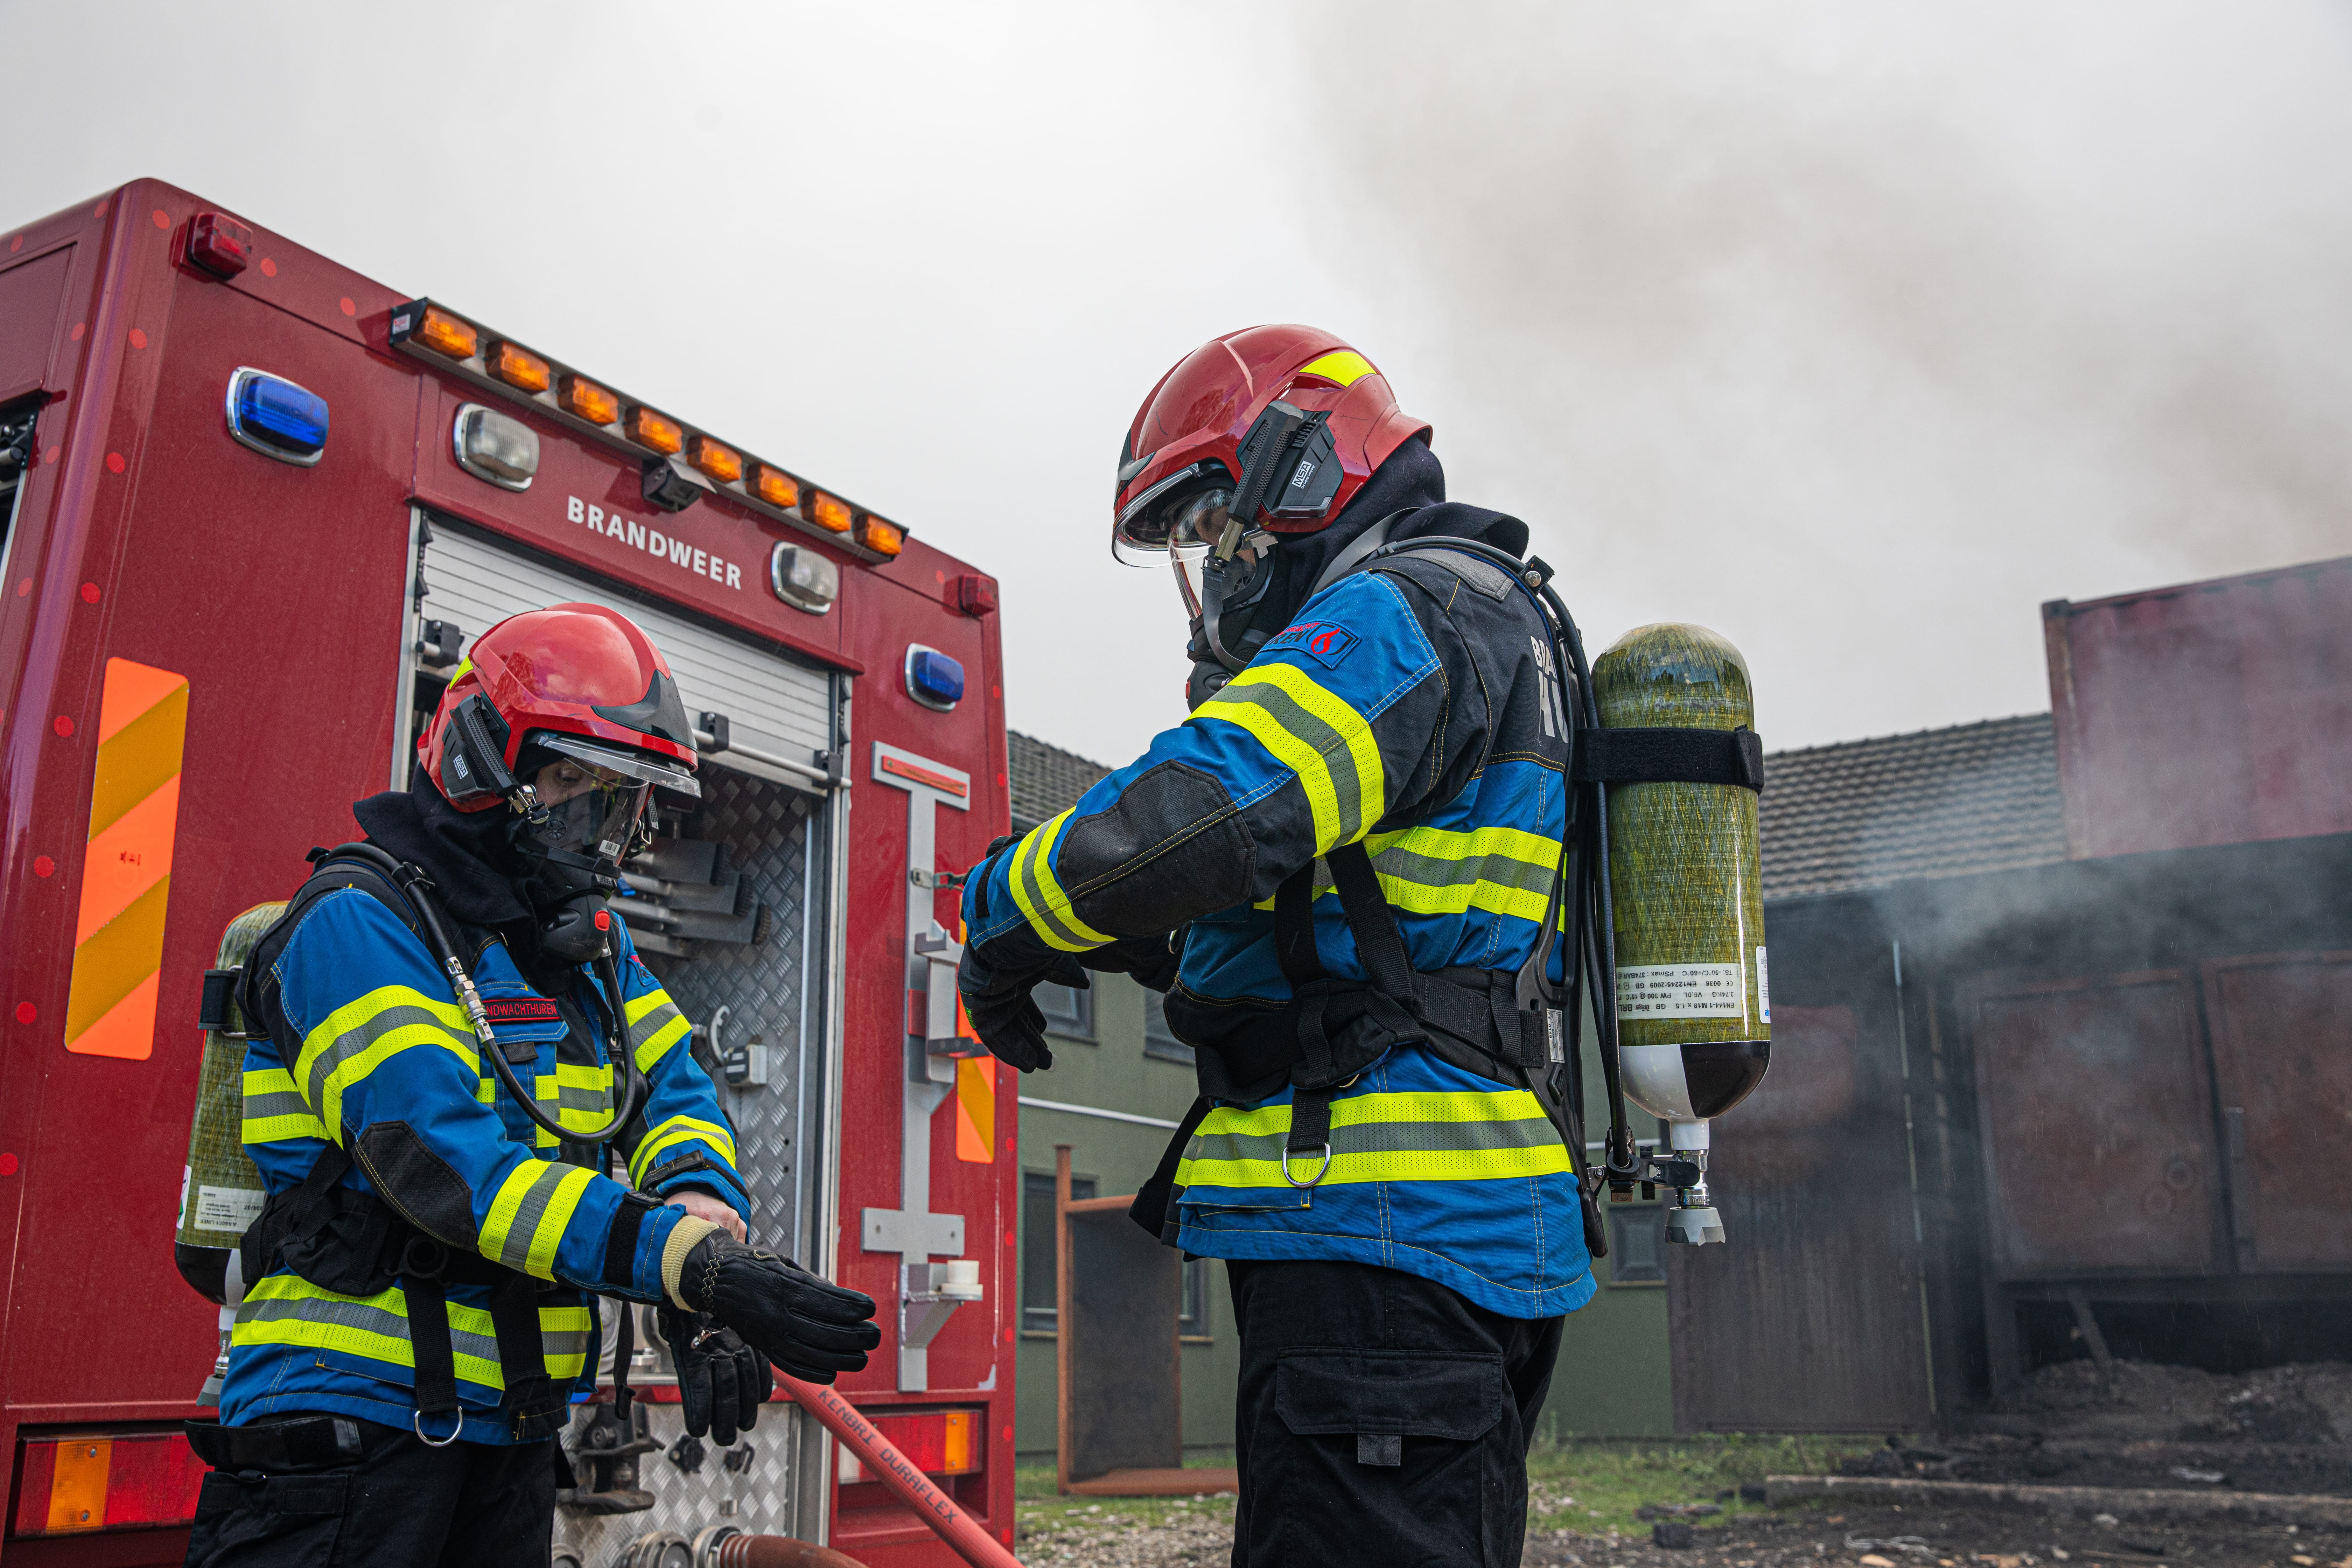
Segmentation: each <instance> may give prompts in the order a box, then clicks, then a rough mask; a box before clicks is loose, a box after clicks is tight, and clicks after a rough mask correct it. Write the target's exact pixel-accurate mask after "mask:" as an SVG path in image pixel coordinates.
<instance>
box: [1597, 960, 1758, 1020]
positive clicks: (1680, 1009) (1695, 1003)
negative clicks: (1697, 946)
mask: <svg viewBox="0 0 2352 1568" xmlns="http://www.w3.org/2000/svg"><path fill="white" fill-rule="evenodd" d="M1617 1016H1618V1017H1620V1018H1745V1017H1746V1016H1748V977H1747V975H1745V974H1744V973H1741V966H1740V965H1739V964H1738V963H1637V964H1633V965H1630V966H1627V967H1625V968H1621V969H1620V970H1618V971H1617Z"/></svg>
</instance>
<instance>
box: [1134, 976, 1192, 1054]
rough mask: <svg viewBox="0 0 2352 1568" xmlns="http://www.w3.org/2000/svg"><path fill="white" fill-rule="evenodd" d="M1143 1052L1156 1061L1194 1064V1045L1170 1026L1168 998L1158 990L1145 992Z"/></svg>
mask: <svg viewBox="0 0 2352 1568" xmlns="http://www.w3.org/2000/svg"><path fill="white" fill-rule="evenodd" d="M1143 1054H1144V1055H1145V1056H1147V1057H1150V1058H1153V1059H1154V1060H1156V1061H1163V1062H1181V1063H1183V1064H1184V1066H1186V1067H1191V1066H1192V1047H1190V1046H1188V1045H1186V1044H1185V1043H1184V1042H1183V1041H1181V1040H1180V1039H1178V1038H1177V1037H1176V1032H1175V1031H1174V1030H1173V1029H1171V1028H1170V1027H1169V1026H1168V1004H1167V999H1166V998H1165V997H1163V996H1161V995H1160V993H1159V992H1157V991H1150V990H1147V991H1145V992H1144V993H1143Z"/></svg>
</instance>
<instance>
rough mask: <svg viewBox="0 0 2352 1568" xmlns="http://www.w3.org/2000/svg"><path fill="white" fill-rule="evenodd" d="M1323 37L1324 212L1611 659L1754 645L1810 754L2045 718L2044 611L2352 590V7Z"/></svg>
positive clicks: (1789, 734)
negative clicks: (2324, 574) (2347, 566)
mask: <svg viewBox="0 0 2352 1568" xmlns="http://www.w3.org/2000/svg"><path fill="white" fill-rule="evenodd" d="M1294 43H1295V46H1296V58H1297V59H1298V60H1299V61H1300V62H1301V68H1302V71H1303V74H1304V77H1305V79H1306V80H1307V83H1308V84H1309V85H1310V98H1309V103H1310V108H1309V111H1308V112H1307V113H1304V114H1302V115H1301V116H1300V117H1299V119H1298V121H1297V124H1296V125H1295V126H1294V127H1293V128H1291V130H1290V132H1289V133H1290V134H1291V135H1292V136H1294V137H1295V138H1297V142H1296V143H1294V145H1297V144H1299V143H1303V146H1301V147H1300V156H1299V158H1298V161H1297V163H1293V164H1292V165H1290V168H1289V170H1288V171H1287V173H1290V174H1296V175H1297V177H1299V178H1300V179H1301V182H1302V183H1303V184H1307V185H1308V186H1309V187H1310V190H1311V195H1309V196H1308V197H1307V200H1308V201H1310V202H1312V203H1313V204H1314V205H1315V206H1316V208H1317V210H1318V213H1319V215H1320V217H1321V220H1322V224H1323V230H1324V244H1325V245H1326V246H1328V247H1329V249H1330V250H1331V251H1333V252H1340V253H1344V254H1345V255H1347V256H1348V257H1349V258H1351V259H1352V261H1353V263H1354V265H1356V266H1358V267H1360V268H1362V269H1363V273H1362V280H1363V281H1364V282H1365V283H1366V284H1367V286H1368V287H1369V288H1370V290H1371V291H1372V292H1373V293H1374V294H1375V295H1376V296H1377V297H1380V298H1381V299H1382V300H1383V302H1384V304H1385V305H1386V307H1387V308H1386V309H1384V310H1382V311H1381V320H1380V321H1379V322H1378V323H1377V325H1378V328H1379V331H1381V338H1380V339H1379V341H1376V342H1374V341H1368V342H1365V343H1364V345H1363V346H1364V347H1366V348H1367V349H1368V350H1369V351H1370V352H1371V353H1373V354H1374V356H1375V358H1376V360H1377V361H1378V362H1379V363H1381V364H1382V366H1383V368H1384V369H1387V370H1388V371H1389V372H1390V374H1391V380H1392V381H1394V382H1395V384H1397V386H1398V388H1399V392H1400V395H1401V396H1402V398H1404V399H1405V401H1406V405H1407V406H1408V407H1409V408H1412V410H1413V411H1415V412H1416V413H1420V414H1423V416H1426V417H1430V418H1432V419H1433V421H1434V422H1435V424H1436V426H1437V449H1438V451H1439V453H1440V455H1441V456H1443V457H1444V458H1445V459H1446V461H1447V465H1448V469H1449V474H1450V476H1451V478H1452V479H1453V493H1454V495H1455V496H1456V498H1457V499H1461V500H1475V501H1478V502H1481V503H1484V504H1487V505H1493V506H1499V507H1503V508H1506V509H1508V510H1514V511H1516V512H1517V513H1519V514H1520V515H1522V516H1524V517H1526V518H1527V519H1528V521H1529V522H1530V523H1531V524H1532V525H1533V527H1534V531H1535V534H1536V540H1537V544H1536V548H1537V549H1538V551H1539V552H1543V553H1545V554H1546V555H1547V556H1548V557H1549V559H1550V560H1552V561H1553V562H1554V563H1556V564H1559V565H1560V566H1561V567H1562V568H1563V571H1564V577H1565V582H1564V584H1563V585H1564V587H1565V588H1566V590H1567V596H1568V598H1569V601H1570V605H1571V606H1572V607H1574V608H1575V609H1576V610H1577V612H1578V614H1579V616H1580V619H1581V620H1582V621H1583V623H1584V625H1585V628H1586V632H1587V636H1588V638H1589V639H1590V640H1591V641H1593V642H1594V643H1595V644H1600V643H1605V642H1607V641H1609V640H1611V639H1612V638H1613V637H1615V636H1616V635H1617V634H1618V633H1619V632H1621V631H1622V630H1623V629H1625V628H1626V627H1628V626H1633V625H1636V624H1640V623H1642V622H1645V621H1650V620H1657V619H1677V620H1694V621H1698V622H1702V623H1705V624H1707V625H1709V626H1715V627H1717V629H1719V630H1721V631H1723V632H1724V633H1726V634H1727V635H1728V636H1730V637H1732V638H1733V639H1734V640H1735V641H1737V642H1738V644H1739V645H1740V646H1741V647H1743V649H1744V650H1745V651H1746V652H1747V653H1748V657H1749V659H1750V661H1751V664H1752V666H1753V668H1754V672H1755V676H1756V680H1757V686H1758V691H1759V728H1760V729H1761V730H1763V731H1764V732H1765V734H1766V737H1767V740H1768V742H1770V743H1771V744H1774V745H1776V746H1778V745H1787V744H1804V743H1814V742H1824V741H1830V740H1836V739H1843V738H1848V737H1853V736H1859V735H1864V734H1871V733H1879V732H1885V731H1893V730H1903V729H1914V728H1917V727H1920V726H1922V725H1927V724H1937V723H1949V722H1958V721H1967V720H1971V719H1976V718H1979V717H1983V716H1986V715H1989V714H1994V713H2005V712H2020V711H2031V710H2037V709H2042V708H2045V707H2046V706H2047V705H2048V694H2047V687H2046V684H2045V679H2044V675H2043V664H2042V639H2041V636H2040V629H2039V622H2038V616H2037V609H2036V606H2037V605H2038V604H2039V603H2040V602H2041V601H2042V600H2043V599H2048V598H2056V597H2071V598H2077V599H2082V598H2093V597H2097V596H2100V595H2105V594H2111V593H2117V592H2122V591H2126V590H2128V589H2134V588H2139V587H2145V586H2149V585H2152V584H2161V583H2168V582H2175V581H2182V580H2187V579H2191V578H2196V577H2200V576H2210V575H2216V574H2227V573H2234V572H2242V571H2248V570H2252V569H2256V568H2261V567H2266V566H2272V565H2277V564H2282V563H2290V562H2294V561H2301V560H2309V559H2315V558H2320V557H2326V556H2330V555H2341V554H2344V553H2347V552H2352V444H2347V440H2346V432H2347V428H2352V288H2347V283H2346V280H2347V279H2352V185H2347V184H2346V183H2345V182H2344V181H2343V180H2342V179H2340V178H2339V177H2337V174H2336V171H2337V169H2338V168H2339V166H2340V158H2341V150H2342V148H2343V147H2345V146H2346V145H2347V142H2352V135H2347V133H2352V16H2347V13H2345V12H2343V11H2342V10H2341V9H2340V8H2328V7H2322V6H2319V5H2292V4H2281V5H2241V6H2231V7H2227V8H2218V9H2217V8H2198V7H2193V6H2187V5H2079V6H2074V7H2057V8H2053V7H2042V6H2029V5H1975V6H1969V7H1965V8H1960V9H1957V10H1948V11H1934V10H1930V9H1928V8H1926V7H1916V6H1886V5H1863V4H1851V5H1812V6H1805V7H1798V8H1794V9H1791V8H1789V7H1781V6H1765V5H1731V4H1718V5H1678V6H1673V7H1656V6H1612V5H1554V4H1545V5H1488V6H1480V7H1477V8H1475V9H1468V8H1465V9H1461V10H1454V9H1449V10H1447V11H1446V12H1445V13H1444V17H1443V20H1442V21H1440V20H1439V18H1438V14H1436V13H1433V12H1432V11H1430V10H1429V9H1428V8H1426V7H1423V6H1413V5H1355V4H1351V5H1346V6H1339V5H1331V6H1327V7H1323V8H1319V9H1317V10H1315V11H1313V12H1311V13H1306V14H1303V15H1302V16H1301V20H1300V22H1299V27H1298V32H1297V37H1296V38H1295V40H1294ZM1278 161H1279V160H1278V158H1277V163H1278ZM1270 166H1272V165H1270ZM1331 324H1332V325H1335V326H1338V327H1339V328H1340V329H1341V330H1342V331H1361V333H1362V335H1364V336H1365V337H1367V338H1369V337H1370V332H1369V331H1362V329H1360V328H1358V327H1357V326H1356V324H1355V323H1347V322H1334V323H1331ZM1370 324H1371V323H1367V324H1366V325H1367V326H1369V325H1370ZM1595 651H1596V652H1597V651H1598V647H1595Z"/></svg>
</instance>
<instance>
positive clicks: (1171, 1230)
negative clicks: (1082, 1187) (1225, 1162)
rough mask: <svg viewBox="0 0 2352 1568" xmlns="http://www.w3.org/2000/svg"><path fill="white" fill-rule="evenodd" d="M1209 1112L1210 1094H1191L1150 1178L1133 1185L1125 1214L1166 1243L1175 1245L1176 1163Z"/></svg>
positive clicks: (1179, 1162) (1182, 1158)
mask: <svg viewBox="0 0 2352 1568" xmlns="http://www.w3.org/2000/svg"><path fill="white" fill-rule="evenodd" d="M1208 1114H1209V1097H1208V1096H1207V1095H1205V1094H1200V1095H1194V1096H1193V1097H1192V1109H1191V1110H1187V1111H1186V1112H1184V1119H1183V1120H1182V1121H1180V1122H1178V1123H1177V1124H1176V1135H1175V1136H1174V1137H1173V1138H1171V1139H1170V1140H1168V1147H1167V1148H1166V1149H1165V1150H1163V1151H1161V1152H1160V1167H1159V1169H1157V1170H1155V1171H1153V1172H1152V1173H1151V1179H1150V1181H1148V1182H1146V1183H1144V1184H1143V1185H1141V1186H1139V1187H1138V1188H1136V1189H1135V1202H1133V1203H1131V1204H1129V1205H1128V1208H1127V1217H1128V1218H1129V1219H1131V1220H1133V1221H1134V1222H1135V1223H1136V1224H1138V1225H1139V1226H1142V1227H1143V1228H1144V1229H1146V1230H1148V1231H1150V1233H1151V1234H1152V1235H1154V1236H1156V1237H1159V1238H1160V1241H1161V1242H1162V1243H1164V1244H1165V1245H1167V1246H1169V1247H1173V1246H1175V1245H1176V1194H1177V1192H1178V1190H1179V1189H1178V1188H1177V1185H1176V1167H1177V1166H1179V1165H1181V1164H1182V1163H1184V1151H1185V1150H1186V1149H1187V1148H1188V1147H1190V1146H1191V1144H1192V1134H1193V1133H1195V1132H1198V1131H1200V1130H1201V1123H1202V1121H1203V1120H1204V1119H1205V1118H1206V1117H1207V1116H1208Z"/></svg>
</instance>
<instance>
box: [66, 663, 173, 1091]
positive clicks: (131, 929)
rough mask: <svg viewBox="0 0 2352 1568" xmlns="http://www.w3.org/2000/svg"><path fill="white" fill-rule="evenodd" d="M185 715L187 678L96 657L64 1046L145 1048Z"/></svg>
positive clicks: (100, 1052) (150, 1034)
mask: <svg viewBox="0 0 2352 1568" xmlns="http://www.w3.org/2000/svg"><path fill="white" fill-rule="evenodd" d="M187 724H188V680H187V677H185V676H184V675H175V674H173V672H172V671H170V670H168V669H157V668H154V667H153V666H152V665H145V664H138V663H135V662H133V661H132V660H131V659H127V658H110V659H108V660H107V661H106V684H105V686H104V688H103V689H102V690H101V692H100V698H99V723H98V757H97V767H96V768H95V769H94V770H93V775H92V778H91V783H90V801H89V807H90V810H89V847H88V849H87V850H86V851H85V853H84V856H83V859H82V880H81V910H80V912H79V916H78V918H77V919H76V921H75V922H74V965H73V983H72V988H71V990H70V991H69V992H68V995H67V998H66V1049H68V1050H69V1051H73V1052H75V1053H77V1054H79V1055H82V1056H100V1057H121V1058H129V1059H131V1060H134V1061H144V1060H145V1059H147V1058H148V1056H149V1055H150V1054H152V1051H153V1050H154V1048H155V1001H156V996H157V994H158V992H159V990H160V988H161V983H162V978H163V975H162V971H163V917H164V911H165V910H166V908H167V907H168V906H169V904H170V901H171V891H172V850H173V842H174V840H175V838H176V837H177V832H178V826H179V812H180V768H181V761H182V752H183V751H184V744H185V742H186V739H187Z"/></svg>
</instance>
